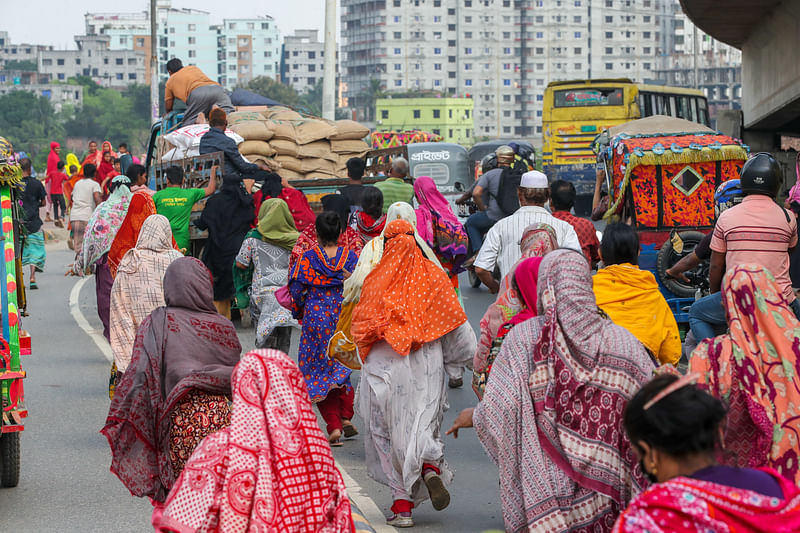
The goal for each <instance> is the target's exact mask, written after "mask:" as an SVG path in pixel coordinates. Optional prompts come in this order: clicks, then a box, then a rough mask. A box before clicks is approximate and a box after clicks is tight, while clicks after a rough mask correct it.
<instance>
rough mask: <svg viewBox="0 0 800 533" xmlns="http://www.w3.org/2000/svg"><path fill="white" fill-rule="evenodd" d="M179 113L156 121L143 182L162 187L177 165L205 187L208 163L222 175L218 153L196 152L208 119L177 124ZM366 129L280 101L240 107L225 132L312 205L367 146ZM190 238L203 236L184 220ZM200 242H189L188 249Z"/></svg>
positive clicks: (189, 182)
mask: <svg viewBox="0 0 800 533" xmlns="http://www.w3.org/2000/svg"><path fill="white" fill-rule="evenodd" d="M181 118H182V117H181V116H180V114H177V113H171V114H169V115H167V116H166V117H165V118H164V119H163V120H161V121H159V122H156V123H155V124H154V125H153V127H152V129H151V134H150V143H149V146H148V150H147V162H146V167H147V172H148V177H149V185H150V187H151V188H152V189H155V190H160V189H162V188H164V187H166V170H167V169H168V168H169V167H172V166H178V167H181V168H183V171H184V175H185V177H186V179H185V181H184V187H205V185H206V184H207V182H208V180H209V179H210V177H211V168H212V167H213V166H217V167H219V169H220V170H219V171H218V172H217V179H222V178H223V176H222V175H221V173H220V172H221V169H222V168H224V161H223V155H222V152H217V153H211V154H204V155H200V138H201V137H202V136H203V135H204V134H205V133H206V132H207V131H208V128H209V126H208V124H194V125H191V126H186V127H183V128H179V127H177V125H178V124H179V123H180V120H181ZM369 133H370V130H369V128H367V127H366V126H363V125H361V124H359V123H357V122H354V121H352V120H336V121H330V120H325V119H321V118H319V117H314V116H311V115H305V114H300V113H298V112H297V111H294V110H292V109H289V108H287V107H283V106H269V107H268V106H251V107H240V108H238V109H237V111H235V112H233V113H230V114H229V115H228V129H227V130H226V131H225V134H226V135H228V136H229V137H231V138H232V139H233V140H234V141H236V144H237V146H238V148H239V153H241V154H242V157H244V158H245V159H246V160H247V161H249V162H251V163H256V162H261V163H263V164H265V165H266V166H267V167H269V168H270V169H272V170H273V171H274V172H276V173H278V174H279V175H280V176H281V178H282V180H283V183H284V186H286V185H288V186H290V187H293V188H296V189H299V190H301V191H303V193H304V194H305V195H306V197H307V198H308V201H309V203H310V204H311V206H312V208H314V209H315V210H318V209H319V206H320V204H319V199H320V198H321V197H322V196H324V195H325V194H329V193H331V192H334V191H335V190H336V189H337V188H338V187H340V186H342V185H345V184H346V183H347V170H346V166H345V165H346V162H347V160H348V159H350V158H351V157H365V156H366V155H367V152H368V151H369V150H370V147H369V145H368V144H367V142H366V141H365V140H364V139H365V138H367V137H368V136H369ZM204 206H205V201H200V202H198V203H197V204H196V205H195V208H194V213H193V217H192V218H193V219H194V218H196V217H197V216H199V213H200V211H202V209H203V207H204ZM190 233H191V239H192V241H202V240H204V239H205V238H206V235H205V232H201V231H200V230H198V229H197V228H196V227H194V225H193V224H192V225H190ZM198 245H200V243H193V249H194V248H197V247H198Z"/></svg>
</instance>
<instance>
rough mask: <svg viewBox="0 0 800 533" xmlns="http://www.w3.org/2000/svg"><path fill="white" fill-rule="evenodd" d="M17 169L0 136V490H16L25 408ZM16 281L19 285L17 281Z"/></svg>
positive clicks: (25, 351) (26, 347) (26, 344)
mask: <svg viewBox="0 0 800 533" xmlns="http://www.w3.org/2000/svg"><path fill="white" fill-rule="evenodd" d="M21 181H22V169H21V168H20V166H19V164H18V162H17V161H16V159H15V156H14V151H13V149H12V147H11V143H9V142H8V141H7V140H6V139H4V138H2V137H0V241H2V243H3V260H2V261H0V279H2V280H3V281H4V283H2V284H0V318H1V319H2V338H0V403H2V417H1V418H0V486H2V487H16V486H17V484H18V483H19V472H20V441H19V433H20V432H21V431H22V430H23V429H24V426H23V423H22V419H23V418H25V417H26V416H27V415H28V410H27V409H26V408H25V398H24V389H23V386H22V380H23V379H24V378H25V371H24V370H22V365H21V361H20V356H21V355H28V354H30V348H31V344H30V337H29V336H28V335H27V333H25V332H24V331H22V330H21V329H20V317H21V316H22V315H24V311H25V286H24V282H23V281H22V279H23V278H22V262H21V257H22V253H21V252H22V242H21V237H22V233H23V232H24V229H22V224H21V221H22V220H24V217H23V216H22V215H21V212H20V211H21V206H20V205H19V203H18V201H17V200H18V196H19V194H20V188H19V184H20V182H21ZM18 280H19V281H18Z"/></svg>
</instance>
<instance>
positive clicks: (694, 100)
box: [689, 97, 700, 122]
mask: <svg viewBox="0 0 800 533" xmlns="http://www.w3.org/2000/svg"><path fill="white" fill-rule="evenodd" d="M689 104H690V106H689V112H690V113H691V118H690V119H689V120H691V121H692V122H700V121H699V120H698V119H697V98H696V97H692V98H689Z"/></svg>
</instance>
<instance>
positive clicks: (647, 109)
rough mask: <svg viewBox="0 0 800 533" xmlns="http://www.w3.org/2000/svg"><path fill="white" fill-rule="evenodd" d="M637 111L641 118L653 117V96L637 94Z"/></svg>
mask: <svg viewBox="0 0 800 533" xmlns="http://www.w3.org/2000/svg"><path fill="white" fill-rule="evenodd" d="M639 111H640V112H641V114H642V117H650V116H652V115H653V95H652V94H650V93H639Z"/></svg>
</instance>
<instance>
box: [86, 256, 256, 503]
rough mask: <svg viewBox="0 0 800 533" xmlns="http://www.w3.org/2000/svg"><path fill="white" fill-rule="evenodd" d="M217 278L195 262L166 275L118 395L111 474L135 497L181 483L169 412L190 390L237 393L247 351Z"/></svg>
mask: <svg viewBox="0 0 800 533" xmlns="http://www.w3.org/2000/svg"><path fill="white" fill-rule="evenodd" d="M212 291H213V289H212V286H211V274H210V273H209V271H208V269H207V268H206V267H205V266H203V263H201V262H200V261H198V260H197V259H194V258H191V257H182V258H180V259H176V260H175V261H174V262H173V263H172V264H171V265H170V266H169V267H168V268H167V271H166V273H165V275H164V300H165V301H166V303H167V307H159V308H157V309H156V310H155V311H153V312H152V313H151V314H150V316H148V317H147V318H146V319H144V321H143V322H142V324H141V325H140V326H139V329H138V330H137V332H136V340H135V342H134V347H133V355H132V358H131V362H130V365H129V366H128V370H127V371H126V372H125V373H124V374H123V376H122V380H121V381H120V384H119V386H118V387H117V389H116V391H115V393H114V399H113V400H112V402H111V406H110V407H109V410H108V418H107V419H106V424H105V427H104V428H103V429H102V431H101V433H103V434H104V435H105V436H106V438H107V439H108V443H109V445H110V446H111V455H112V460H111V471H112V472H113V473H114V474H116V475H117V477H118V478H119V479H120V481H122V483H123V484H124V485H125V486H126V487H127V488H128V490H130V491H131V494H133V495H135V496H150V497H151V498H153V499H155V500H157V501H164V498H166V496H167V493H168V492H169V489H170V488H171V487H172V484H173V483H174V482H175V478H176V476H175V473H174V472H173V471H172V464H171V462H170V460H169V430H170V427H169V414H170V412H171V411H172V409H173V408H174V407H175V405H176V404H177V403H178V402H179V401H180V400H181V399H182V398H183V396H184V395H185V394H186V393H187V392H188V391H189V390H191V389H199V390H202V391H206V392H209V393H211V394H225V395H227V396H230V395H231V373H232V371H233V367H234V366H235V365H236V363H238V362H239V356H240V354H241V351H242V347H241V345H240V344H239V338H238V336H237V335H236V330H235V329H234V327H233V324H231V322H230V321H229V320H227V319H225V318H223V317H222V316H221V315H219V314H218V313H217V311H216V309H215V307H214V303H213V301H212V299H211V298H212V297H211V295H212Z"/></svg>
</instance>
